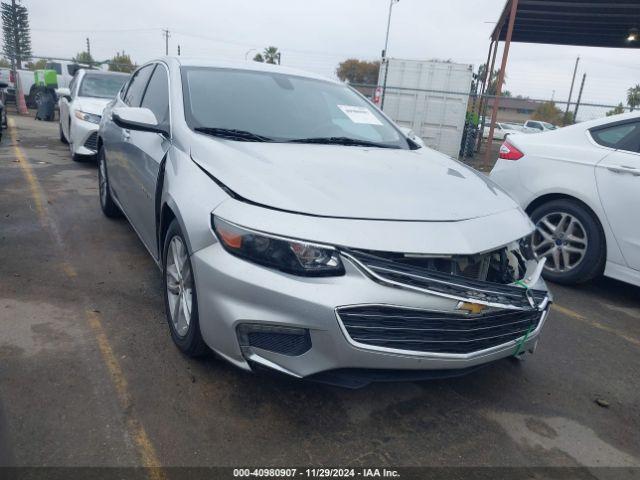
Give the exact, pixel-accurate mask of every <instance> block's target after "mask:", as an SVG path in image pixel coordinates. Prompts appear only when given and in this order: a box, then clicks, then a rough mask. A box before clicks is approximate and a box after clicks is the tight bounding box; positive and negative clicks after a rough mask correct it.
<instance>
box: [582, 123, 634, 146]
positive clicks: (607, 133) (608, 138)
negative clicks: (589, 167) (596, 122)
mask: <svg viewBox="0 0 640 480" xmlns="http://www.w3.org/2000/svg"><path fill="white" fill-rule="evenodd" d="M639 129H640V122H633V123H623V124H620V125H613V126H611V127H604V128H598V129H595V130H591V136H592V137H593V139H594V140H595V141H596V142H597V143H599V144H600V145H604V146H605V147H610V148H623V149H625V146H626V144H628V143H629V142H630V141H631V140H633V139H634V138H635V137H637V135H638V131H639ZM627 148H628V147H627Z"/></svg>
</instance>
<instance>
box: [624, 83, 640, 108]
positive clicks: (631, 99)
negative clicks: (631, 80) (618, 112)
mask: <svg viewBox="0 0 640 480" xmlns="http://www.w3.org/2000/svg"><path fill="white" fill-rule="evenodd" d="M627 105H629V107H631V111H632V112H633V110H634V109H635V108H636V107H639V106H640V84H638V85H636V86H635V87H631V88H630V89H629V90H627Z"/></svg>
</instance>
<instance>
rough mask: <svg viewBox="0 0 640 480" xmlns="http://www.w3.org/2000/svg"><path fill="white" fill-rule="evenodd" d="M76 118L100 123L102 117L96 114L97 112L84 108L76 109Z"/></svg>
mask: <svg viewBox="0 0 640 480" xmlns="http://www.w3.org/2000/svg"><path fill="white" fill-rule="evenodd" d="M76 118H79V119H80V120H84V121H85V122H91V123H96V124H98V123H100V119H101V118H102V117H101V116H100V115H96V114H95V113H87V112H83V111H82V110H76Z"/></svg>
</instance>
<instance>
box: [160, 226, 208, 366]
mask: <svg viewBox="0 0 640 480" xmlns="http://www.w3.org/2000/svg"><path fill="white" fill-rule="evenodd" d="M186 245H187V242H186V241H185V239H184V236H183V234H182V231H181V230H180V225H179V224H178V222H177V220H175V219H174V220H173V221H172V222H171V224H170V225H169V228H168V229H167V234H166V235H165V237H164V243H163V251H162V274H163V277H164V307H165V312H166V315H167V323H168V324H169V329H170V331H171V338H172V340H173V343H175V344H176V346H177V347H178V348H179V349H180V351H181V352H182V353H184V354H185V355H187V356H189V357H201V356H203V355H206V354H208V353H209V352H210V350H209V347H207V344H206V343H205V342H204V339H203V338H202V334H201V333H200V318H199V315H198V295H197V292H196V282H195V277H194V275H193V268H192V267H191V259H190V258H189V253H188V251H187V247H186ZM180 265H182V266H181V267H180ZM189 304H190V305H189ZM185 312H186V313H185Z"/></svg>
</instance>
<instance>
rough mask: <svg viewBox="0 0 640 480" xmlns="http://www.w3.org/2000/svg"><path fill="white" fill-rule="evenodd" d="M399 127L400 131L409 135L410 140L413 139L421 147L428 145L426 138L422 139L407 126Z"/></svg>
mask: <svg viewBox="0 0 640 480" xmlns="http://www.w3.org/2000/svg"><path fill="white" fill-rule="evenodd" d="M399 128H400V131H401V132H402V133H403V134H404V136H405V137H407V138H408V139H409V140H411V141H412V142H413V143H415V144H417V145H419V146H420V147H426V145H425V143H424V140H422V139H421V138H420V137H419V136H418V135H416V134H415V132H414V131H413V130H411V129H410V128H407V127H399Z"/></svg>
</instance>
